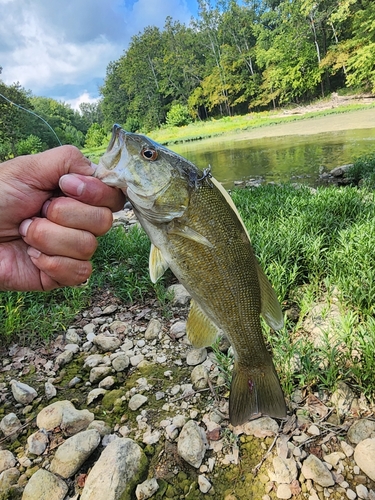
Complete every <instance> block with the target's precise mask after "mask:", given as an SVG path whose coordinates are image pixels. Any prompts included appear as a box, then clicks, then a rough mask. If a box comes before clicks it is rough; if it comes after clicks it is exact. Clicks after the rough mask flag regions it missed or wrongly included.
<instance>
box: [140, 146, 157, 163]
mask: <svg viewBox="0 0 375 500" xmlns="http://www.w3.org/2000/svg"><path fill="white" fill-rule="evenodd" d="M141 155H142V156H143V158H144V159H145V160H149V161H154V160H156V158H157V157H158V152H157V151H156V149H153V148H149V147H145V148H143V149H142V151H141Z"/></svg>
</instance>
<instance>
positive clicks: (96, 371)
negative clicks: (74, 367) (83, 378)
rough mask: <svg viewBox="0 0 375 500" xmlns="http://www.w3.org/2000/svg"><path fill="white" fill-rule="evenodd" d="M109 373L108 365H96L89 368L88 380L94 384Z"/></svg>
mask: <svg viewBox="0 0 375 500" xmlns="http://www.w3.org/2000/svg"><path fill="white" fill-rule="evenodd" d="M110 373H111V367H110V366H96V367H95V368H91V370H90V378H89V380H90V382H91V383H92V384H96V383H98V382H100V380H102V379H103V378H105V377H107V375H109V374H110Z"/></svg>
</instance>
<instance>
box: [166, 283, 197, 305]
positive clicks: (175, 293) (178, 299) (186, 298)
mask: <svg viewBox="0 0 375 500" xmlns="http://www.w3.org/2000/svg"><path fill="white" fill-rule="evenodd" d="M167 291H168V292H169V293H171V294H172V297H173V299H172V304H173V305H174V306H187V305H188V304H189V302H190V299H191V297H190V294H189V292H188V291H187V290H186V288H185V287H184V286H183V285H180V284H177V285H171V286H169V287H168V290H167Z"/></svg>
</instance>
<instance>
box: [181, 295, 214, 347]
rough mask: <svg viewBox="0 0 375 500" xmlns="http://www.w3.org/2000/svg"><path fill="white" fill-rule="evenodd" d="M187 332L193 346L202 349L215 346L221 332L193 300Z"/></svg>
mask: <svg viewBox="0 0 375 500" xmlns="http://www.w3.org/2000/svg"><path fill="white" fill-rule="evenodd" d="M186 332H187V336H188V339H189V340H190V342H191V343H192V345H193V346H194V347H196V348H200V347H207V346H209V345H211V344H213V342H214V340H215V339H216V337H217V335H218V334H219V332H220V330H219V328H218V327H217V326H216V325H215V324H214V323H213V322H212V321H211V320H210V318H209V317H208V316H207V315H206V314H205V313H204V312H203V311H202V309H201V308H200V306H199V305H198V304H197V303H196V302H195V301H194V300H192V301H191V306H190V311H189V316H188V320H187V324H186Z"/></svg>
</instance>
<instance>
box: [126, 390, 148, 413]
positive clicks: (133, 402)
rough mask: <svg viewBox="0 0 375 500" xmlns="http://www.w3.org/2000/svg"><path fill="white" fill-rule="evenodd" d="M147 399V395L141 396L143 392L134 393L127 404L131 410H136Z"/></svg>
mask: <svg viewBox="0 0 375 500" xmlns="http://www.w3.org/2000/svg"><path fill="white" fill-rule="evenodd" d="M147 401H148V397H147V396H143V394H134V396H132V397H131V398H130V401H129V404H128V406H129V408H130V409H131V410H133V411H136V410H138V408H140V407H141V406H142V405H144V404H145V403H146V402H147Z"/></svg>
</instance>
